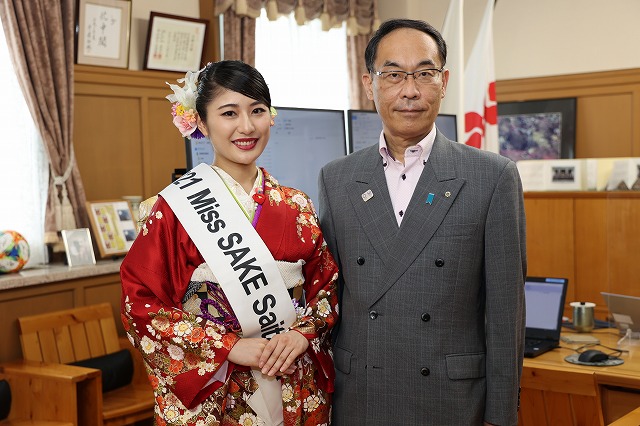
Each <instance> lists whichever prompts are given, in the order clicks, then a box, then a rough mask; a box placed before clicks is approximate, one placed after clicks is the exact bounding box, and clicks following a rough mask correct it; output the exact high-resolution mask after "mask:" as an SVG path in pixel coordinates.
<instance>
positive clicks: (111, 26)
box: [76, 0, 131, 68]
mask: <svg viewBox="0 0 640 426" xmlns="http://www.w3.org/2000/svg"><path fill="white" fill-rule="evenodd" d="M77 11H78V13H77V15H78V19H77V25H76V63H78V64H86V65H100V66H105V67H115V68H127V66H128V64H129V37H130V32H131V2H130V1H129V0H78V8H77Z"/></svg>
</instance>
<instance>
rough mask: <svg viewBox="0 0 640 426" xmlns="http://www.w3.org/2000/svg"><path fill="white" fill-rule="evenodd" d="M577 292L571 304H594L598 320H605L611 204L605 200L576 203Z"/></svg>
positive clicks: (577, 201)
mask: <svg viewBox="0 0 640 426" xmlns="http://www.w3.org/2000/svg"><path fill="white" fill-rule="evenodd" d="M575 229H576V240H575V244H576V260H575V262H576V282H577V283H579V285H578V287H577V288H576V293H575V299H574V300H568V301H569V302H594V303H595V304H596V317H597V318H599V319H605V318H606V316H607V307H606V306H605V303H604V299H602V296H601V295H600V292H601V291H603V290H605V289H606V286H607V284H606V283H607V282H608V275H609V263H608V262H607V260H606V259H607V242H608V241H607V200H606V199H605V198H603V197H600V198H597V199H594V198H579V199H575Z"/></svg>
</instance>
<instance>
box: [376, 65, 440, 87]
mask: <svg viewBox="0 0 640 426" xmlns="http://www.w3.org/2000/svg"><path fill="white" fill-rule="evenodd" d="M443 70H444V68H425V69H422V70H417V71H414V72H407V71H400V70H393V71H373V73H374V74H375V75H377V76H379V77H380V79H381V80H382V83H383V84H385V85H388V86H393V85H396V84H400V83H402V82H404V81H405V80H406V79H407V77H409V76H412V77H413V79H414V80H415V82H416V84H423V85H427V84H434V83H437V82H438V77H439V76H440V74H441V73H442V71H443Z"/></svg>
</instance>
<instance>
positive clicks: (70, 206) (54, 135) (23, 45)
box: [0, 0, 88, 242]
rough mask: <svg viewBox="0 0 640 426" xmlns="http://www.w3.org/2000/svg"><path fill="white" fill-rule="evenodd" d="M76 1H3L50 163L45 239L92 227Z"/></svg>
mask: <svg viewBox="0 0 640 426" xmlns="http://www.w3.org/2000/svg"><path fill="white" fill-rule="evenodd" d="M74 5H75V0H29V1H23V0H3V2H2V4H1V6H0V19H2V23H3V28H4V31H5V35H6V39H7V44H8V45H9V49H10V51H11V59H12V62H13V65H14V68H15V70H16V74H17V75H18V81H19V83H20V87H21V89H22V91H23V93H24V96H25V100H26V102H27V105H28V106H29V111H30V112H31V115H32V116H33V120H34V122H35V123H36V127H37V128H38V130H39V132H40V135H41V136H42V140H43V142H44V146H45V151H46V152H47V156H48V159H49V168H50V172H51V177H50V179H49V197H48V202H47V209H46V215H45V232H46V234H45V240H46V241H47V242H57V241H58V237H57V231H58V230H60V229H73V228H76V227H78V226H80V227H86V226H88V221H87V216H86V211H85V207H84V205H85V193H84V188H83V186H82V181H81V179H80V172H79V171H78V167H77V164H76V161H75V158H74V153H73V62H74V61H73V57H74V29H75V22H74V21H75V10H74Z"/></svg>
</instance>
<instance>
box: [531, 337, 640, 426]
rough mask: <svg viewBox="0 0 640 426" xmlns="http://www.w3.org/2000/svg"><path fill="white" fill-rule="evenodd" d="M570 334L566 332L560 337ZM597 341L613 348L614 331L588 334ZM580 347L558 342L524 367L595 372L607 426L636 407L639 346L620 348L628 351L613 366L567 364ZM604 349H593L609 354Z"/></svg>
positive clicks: (639, 401) (638, 399)
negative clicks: (620, 360)
mask: <svg viewBox="0 0 640 426" xmlns="http://www.w3.org/2000/svg"><path fill="white" fill-rule="evenodd" d="M565 334H567V335H571V334H574V333H571V332H567V333H563V335H565ZM590 334H591V335H592V336H595V337H597V338H598V339H600V344H601V345H604V346H607V347H609V348H613V349H615V348H616V343H617V341H618V340H619V339H620V336H619V335H618V330H616V329H601V330H594V331H593V332H591V333H590ZM580 346H582V345H580V344H568V343H565V342H563V341H561V342H560V347H559V348H557V349H554V350H552V351H550V352H547V353H545V354H542V355H540V356H538V357H536V358H525V360H524V365H525V366H527V367H529V368H539V369H544V370H548V369H554V368H557V369H567V368H569V369H578V370H583V371H590V372H593V373H595V376H596V382H597V384H598V385H599V386H600V396H601V401H602V411H603V416H604V422H605V424H609V423H611V422H613V421H615V420H617V419H618V418H620V417H622V416H623V415H625V414H627V413H629V412H631V411H633V410H634V409H636V408H638V407H640V345H635V346H630V345H623V346H621V347H620V349H626V350H629V352H625V353H623V354H622V355H621V358H622V359H623V360H624V364H622V365H618V366H614V367H592V366H583V365H576V364H571V363H569V362H567V361H565V360H564V358H565V357H566V356H568V355H571V354H573V353H575V352H574V350H575V349H577V348H579V347H580ZM604 346H600V345H594V346H593V348H594V349H598V350H601V351H603V352H606V353H610V352H613V349H607V348H606V347H604Z"/></svg>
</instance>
